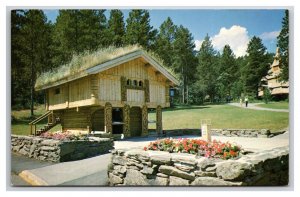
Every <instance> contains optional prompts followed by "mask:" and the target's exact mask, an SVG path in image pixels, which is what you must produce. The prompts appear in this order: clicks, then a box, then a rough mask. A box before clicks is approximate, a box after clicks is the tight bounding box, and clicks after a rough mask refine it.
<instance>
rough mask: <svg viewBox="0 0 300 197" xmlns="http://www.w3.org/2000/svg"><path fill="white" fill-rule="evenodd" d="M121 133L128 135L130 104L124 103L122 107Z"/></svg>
mask: <svg viewBox="0 0 300 197" xmlns="http://www.w3.org/2000/svg"><path fill="white" fill-rule="evenodd" d="M123 122H124V125H123V134H124V136H125V137H130V106H129V105H127V104H125V105H124V108H123Z"/></svg>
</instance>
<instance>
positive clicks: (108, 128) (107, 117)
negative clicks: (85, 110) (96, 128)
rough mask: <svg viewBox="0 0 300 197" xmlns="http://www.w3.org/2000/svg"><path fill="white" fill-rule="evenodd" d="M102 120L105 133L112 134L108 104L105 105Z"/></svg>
mask: <svg viewBox="0 0 300 197" xmlns="http://www.w3.org/2000/svg"><path fill="white" fill-rule="evenodd" d="M104 119H105V127H106V132H107V133H110V134H112V105H111V103H109V102H107V103H105V107H104Z"/></svg>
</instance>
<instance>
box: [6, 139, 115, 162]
mask: <svg viewBox="0 0 300 197" xmlns="http://www.w3.org/2000/svg"><path fill="white" fill-rule="evenodd" d="M113 146H114V143H113V140H112V139H109V138H98V137H89V138H87V140H76V141H61V140H53V139H46V138H40V137H32V136H20V135H12V136H11V150H12V151H14V152H17V153H20V154H22V155H25V156H28V157H30V158H35V159H38V160H42V161H52V162H64V161H74V160H79V159H84V158H88V157H92V156H95V155H100V154H103V153H108V152H109V150H112V149H113V148H114V147H113Z"/></svg>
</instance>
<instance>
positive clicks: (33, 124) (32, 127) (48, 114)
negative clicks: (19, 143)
mask: <svg viewBox="0 0 300 197" xmlns="http://www.w3.org/2000/svg"><path fill="white" fill-rule="evenodd" d="M45 118H49V119H48V122H50V123H53V111H47V112H46V113H45V114H43V115H41V116H40V117H38V118H37V119H35V120H33V121H31V122H30V123H29V125H30V135H33V134H34V135H37V133H36V124H37V123H39V122H40V121H42V120H44V119H45ZM33 131H34V132H33Z"/></svg>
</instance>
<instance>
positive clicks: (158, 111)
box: [156, 105, 162, 135]
mask: <svg viewBox="0 0 300 197" xmlns="http://www.w3.org/2000/svg"><path fill="white" fill-rule="evenodd" d="M156 133H157V134H158V135H160V134H161V133H162V111H161V106H160V105H158V106H157V107H156Z"/></svg>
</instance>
